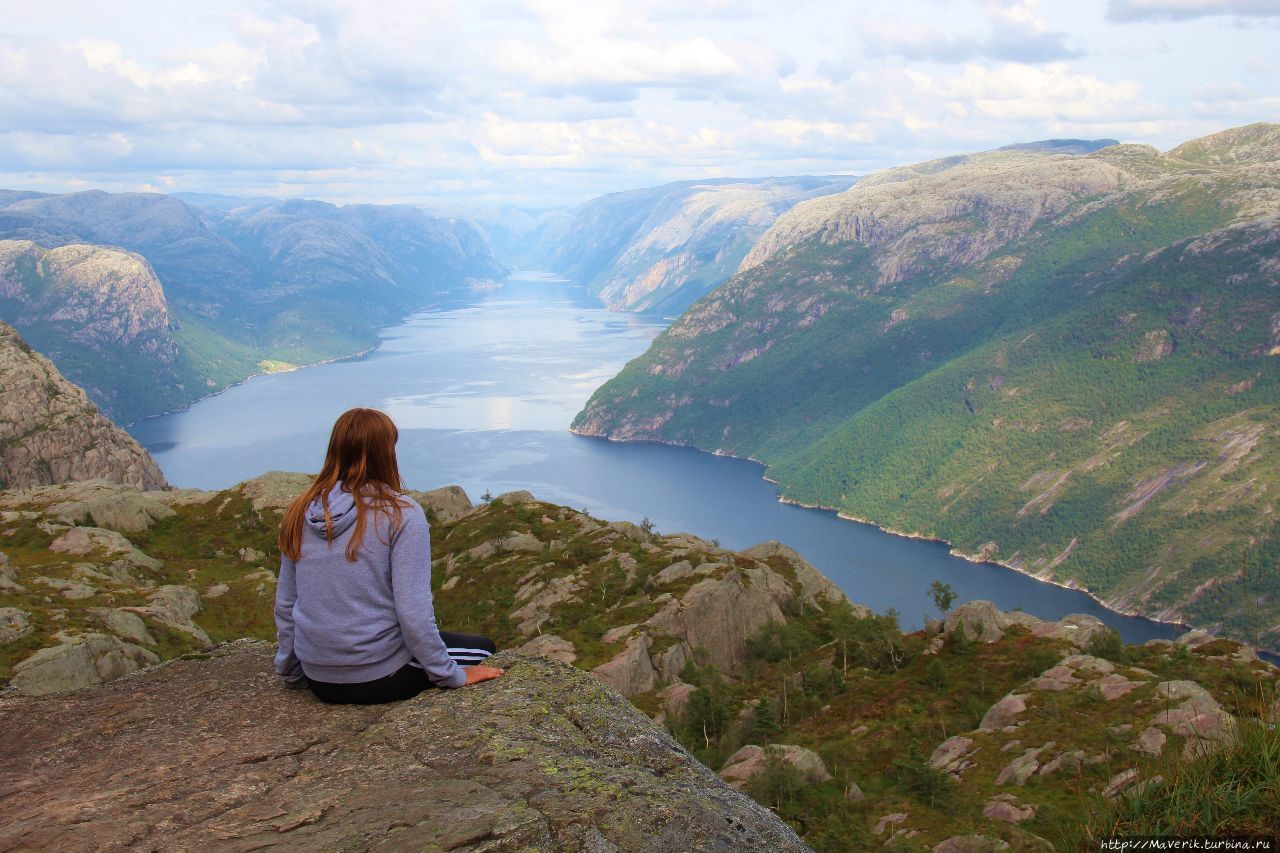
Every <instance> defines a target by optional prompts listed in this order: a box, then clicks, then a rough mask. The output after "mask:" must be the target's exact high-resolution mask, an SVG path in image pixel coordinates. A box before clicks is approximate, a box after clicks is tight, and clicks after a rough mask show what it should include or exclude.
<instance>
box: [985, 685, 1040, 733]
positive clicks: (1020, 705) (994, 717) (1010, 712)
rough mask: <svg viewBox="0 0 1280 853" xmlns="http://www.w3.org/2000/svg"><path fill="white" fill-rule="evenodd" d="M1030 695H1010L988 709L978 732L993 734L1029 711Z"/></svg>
mask: <svg viewBox="0 0 1280 853" xmlns="http://www.w3.org/2000/svg"><path fill="white" fill-rule="evenodd" d="M1030 695H1031V694H1030V693H1010V694H1009V695H1007V696H1005V697H1004V698H1003V699H1001V700H1000V701H999V702H997V703H995V704H994V705H992V706H991V707H990V708H988V709H987V713H986V714H984V715H983V716H982V722H981V723H979V725H978V731H982V732H993V731H995V730H996V729H1002V728H1004V727H1005V726H1007V725H1009V724H1010V723H1012V722H1013V721H1014V720H1016V719H1017V718H1018V715H1019V714H1021V713H1022V712H1023V711H1025V710H1027V698H1028V697H1029V696H1030Z"/></svg>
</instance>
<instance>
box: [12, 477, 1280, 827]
mask: <svg viewBox="0 0 1280 853" xmlns="http://www.w3.org/2000/svg"><path fill="white" fill-rule="evenodd" d="M302 481H303V480H302V478H299V477H297V476H296V475H289V476H285V477H281V475H272V476H270V477H267V478H263V479H262V480H260V481H251V482H250V483H247V484H244V485H242V486H240V487H237V488H235V489H231V490H227V491H223V492H170V493H162V492H150V493H145V494H144V495H142V496H140V497H130V495H136V494H137V493H133V492H131V491H130V490H127V489H122V488H121V487H110V488H109V489H108V487H104V486H93V487H89V486H78V485H71V486H65V487H52V488H47V489H45V490H37V491H29V492H11V493H8V494H6V495H5V497H4V498H3V507H0V509H2V510H3V512H4V519H5V521H4V524H5V528H4V530H3V531H0V532H2V533H3V535H4V538H3V540H0V546H2V547H3V550H4V554H5V559H6V562H5V565H4V566H3V568H0V608H12V609H13V610H17V611H21V612H22V613H23V614H25V616H24V617H23V618H24V619H25V621H26V622H27V623H28V626H29V630H28V631H27V633H25V634H23V635H22V636H19V637H18V638H16V639H15V640H13V641H11V642H7V643H4V644H3V645H0V677H3V678H9V677H11V676H12V675H13V674H14V673H15V666H16V665H18V664H20V662H22V661H23V660H24V659H26V658H28V657H30V656H31V655H32V653H33V652H35V651H36V650H38V649H41V648H45V647H58V646H59V644H60V641H65V640H68V639H70V640H71V641H72V642H73V643H74V642H75V638H76V637H77V636H87V635H90V634H98V633H105V634H113V632H117V631H119V630H122V629H126V628H128V627H129V624H130V623H129V622H128V621H127V620H125V621H121V620H120V618H119V617H118V616H117V617H115V618H113V617H112V616H111V614H113V613H114V614H120V613H125V614H132V615H134V616H136V617H137V618H138V623H139V624H140V625H142V626H143V627H144V629H145V631H144V635H145V636H137V635H134V636H133V637H132V638H126V637H122V636H120V635H117V639H122V640H125V639H127V641H128V643H130V644H133V645H134V646H135V647H136V648H139V649H143V650H145V651H147V652H149V653H150V654H152V655H153V656H155V657H156V658H158V659H164V658H170V657H175V656H181V655H197V656H198V655H201V654H203V651H202V650H203V649H204V648H205V647H206V644H207V642H215V643H216V642H219V641H222V640H227V639H233V638H238V637H242V636H250V637H259V638H264V639H270V638H271V637H272V636H273V623H272V618H271V609H270V608H271V601H272V594H273V591H274V584H273V572H272V570H273V569H274V567H275V561H276V557H275V551H274V541H273V540H274V532H275V529H276V525H277V524H278V521H279V516H280V509H281V507H282V506H283V505H284V502H285V501H286V500H287V499H288V496H289V495H290V494H292V491H293V489H295V488H297V487H298V484H299V483H301V482H302ZM104 490H106V491H104ZM112 495H114V496H115V497H110V496H112ZM109 497H110V499H108V498H109ZM420 497H421V499H422V500H423V502H424V505H426V506H427V507H428V512H429V515H430V516H431V518H432V520H433V528H432V542H433V557H434V560H433V577H432V585H433V589H434V590H435V596H436V609H437V615H438V618H439V620H440V622H441V624H443V625H446V626H449V627H457V628H463V629H465V630H473V631H478V632H485V633H488V634H491V635H492V636H494V637H495V639H497V640H498V642H499V645H500V646H502V647H504V648H508V649H513V648H514V649H517V650H518V651H523V652H524V653H526V654H546V655H548V656H551V657H558V658H559V659H560V660H565V661H571V662H572V663H573V665H575V666H577V667H579V668H582V669H587V670H592V671H593V672H594V673H595V674H596V675H597V676H598V677H599V678H601V679H602V680H604V681H605V682H606V683H608V684H610V685H612V686H614V687H616V688H617V689H619V690H621V691H622V692H623V693H624V694H625V695H627V696H628V698H629V699H630V700H631V702H632V703H633V704H634V705H635V706H636V707H638V708H640V709H641V710H642V711H644V712H645V713H646V714H648V715H650V716H652V717H654V718H655V719H657V720H658V721H659V722H660V724H661V725H662V726H664V727H665V728H667V729H668V730H669V731H670V732H671V734H672V735H673V736H674V738H675V739H676V740H678V741H679V742H680V743H681V744H682V745H683V746H684V747H685V748H686V749H688V750H689V751H690V752H691V753H692V754H693V755H694V756H696V757H697V758H698V759H699V760H700V761H701V762H703V763H704V764H706V765H707V766H709V767H710V768H712V769H713V770H718V771H721V772H722V775H723V776H724V778H726V779H728V780H730V781H732V782H733V784H735V785H739V786H741V787H742V788H743V789H744V790H746V791H747V792H748V793H749V794H751V795H752V796H753V797H755V798H756V799H757V800H759V801H760V802H761V803H764V804H765V805H767V806H769V807H770V808H772V809H774V810H775V811H776V812H777V813H778V814H779V815H780V816H782V817H783V818H784V819H785V820H787V821H788V823H790V824H791V825H792V826H793V827H794V828H795V829H796V830H797V832H799V833H800V834H801V835H802V837H803V838H804V839H805V840H806V841H807V842H808V843H810V844H811V845H813V846H814V847H815V848H816V849H818V850H847V849H857V848H861V847H866V846H870V845H876V846H879V845H883V844H885V843H886V841H889V842H890V846H898V847H901V848H903V849H916V848H919V847H920V846H922V845H924V846H929V847H931V846H932V845H933V844H936V843H938V842H939V841H941V840H943V839H945V838H949V837H953V836H957V835H970V834H972V835H982V836H986V837H987V838H990V839H998V840H1004V841H1005V842H1007V843H1009V844H1011V845H1012V846H1013V847H1014V848H1015V849H1045V848H1044V845H1045V844H1046V843H1051V844H1054V845H1056V847H1057V849H1064V850H1065V849H1074V848H1075V846H1076V845H1078V844H1082V843H1086V841H1085V840H1086V839H1088V838H1091V837H1100V836H1102V835H1105V834H1107V828H1108V827H1112V826H1114V827H1121V828H1126V827H1134V828H1135V829H1134V830H1133V831H1138V829H1137V828H1151V827H1155V829H1152V831H1166V830H1165V829H1161V828H1160V827H1177V828H1179V829H1186V828H1189V827H1208V826H1216V827H1218V828H1219V829H1218V830H1209V829H1206V830H1205V831H1206V832H1209V831H1226V830H1228V829H1229V830H1230V831H1232V832H1238V833H1242V834H1250V833H1253V834H1265V833H1267V832H1274V831H1275V830H1276V828H1277V827H1276V824H1275V818H1274V815H1275V813H1276V812H1275V810H1274V808H1273V805H1274V802H1275V800H1274V798H1275V796H1276V791H1277V789H1276V777H1275V775H1274V773H1273V772H1272V771H1270V770H1268V769H1267V768H1268V767H1274V755H1273V753H1274V749H1275V745H1274V741H1275V738H1274V728H1273V726H1274V721H1275V718H1276V714H1277V708H1278V707H1280V706H1277V705H1276V699H1277V696H1276V681H1277V678H1276V676H1277V670H1276V669H1275V668H1273V667H1271V666H1270V665H1268V664H1265V663H1262V662H1259V661H1257V660H1256V659H1254V658H1253V657H1252V655H1251V654H1250V653H1249V651H1248V649H1246V648H1243V647H1241V646H1239V645H1238V644H1237V643H1234V642H1231V641H1228V640H1214V639H1213V638H1211V637H1208V636H1207V635H1204V634H1203V633H1199V634H1192V635H1188V637H1186V638H1184V639H1183V640H1180V641H1179V642H1178V643H1172V642H1168V641H1155V642H1152V643H1149V644H1147V645H1146V646H1138V647H1134V646H1126V645H1124V644H1123V643H1121V642H1120V640H1119V637H1118V636H1117V635H1116V634H1115V632H1114V631H1111V630H1109V629H1106V628H1105V627H1103V626H1102V625H1101V623H1097V622H1096V620H1092V621H1091V620H1089V619H1087V618H1084V617H1081V618H1077V619H1076V620H1075V621H1074V622H1070V624H1068V622H1063V623H1053V622H1041V621H1039V620H1036V619H1033V618H1031V617H1028V616H1025V615H1024V614H1018V613H1009V614H1000V613H999V612H998V611H995V610H994V609H992V608H990V607H989V605H980V604H976V603H972V604H963V605H960V606H956V602H955V601H954V598H953V596H952V595H951V594H950V590H949V589H947V587H946V585H945V584H936V585H935V587H934V588H933V590H932V591H931V593H930V595H929V598H930V599H931V601H932V603H933V604H934V605H935V606H936V607H937V608H938V610H939V615H940V616H941V617H943V618H942V619H940V620H939V621H937V622H934V623H931V625H930V627H928V628H927V629H926V630H924V631H920V632H915V633H907V634H904V633H903V632H902V631H901V630H900V627H899V625H898V622H897V619H896V617H895V614H893V613H885V614H874V613H870V612H868V611H866V610H865V608H861V607H859V606H857V605H856V604H853V603H851V602H849V601H848V600H847V599H845V598H844V597H843V596H842V595H840V594H839V593H838V591H834V588H832V587H831V586H830V585H829V583H827V582H826V581H825V579H822V578H821V576H820V575H817V574H816V572H813V571H812V568H811V567H808V566H807V564H805V563H804V562H803V561H802V560H800V559H799V558H798V556H795V555H794V552H790V551H789V550H788V549H785V548H783V547H781V546H777V545H767V546H760V547H758V548H753V549H748V550H747V551H744V552H734V551H728V550H726V549H723V548H721V547H719V546H717V545H716V544H715V543H713V542H710V541H707V540H702V539H698V538H697V537H693V536H689V535H687V534H671V533H663V532H661V531H657V530H654V529H653V528H652V525H646V526H640V525H633V524H627V523H608V522H605V521H602V520H599V519H595V518H592V517H590V516H588V515H586V514H584V513H581V512H578V511H576V510H572V509H569V508H566V507H560V506H556V505H553V504H547V503H543V502H540V501H537V500H535V499H533V498H532V497H531V496H529V495H527V494H523V493H515V494H509V495H499V496H496V497H494V496H490V500H488V501H487V502H484V503H481V504H479V505H478V506H476V507H474V508H470V509H468V508H467V507H468V506H469V503H468V502H466V501H465V498H459V493H457V492H456V491H455V492H448V491H444V490H442V491H441V492H438V493H424V494H421V495H420ZM113 501H114V502H118V503H113ZM152 501H155V502H156V504H158V505H163V506H167V507H168V508H169V509H170V510H171V511H172V514H169V515H167V514H166V513H165V512H164V511H162V510H160V509H157V508H156V505H153V504H152V503H151V502H152ZM111 506H118V507H133V509H132V510H129V511H125V510H123V509H121V510H119V511H116V512H114V513H113V512H112V511H111V510H109V509H108V507H111ZM138 513H142V514H143V515H147V517H148V519H149V520H147V521H145V522H140V521H139V522H138V523H136V524H134V522H135V521H137V520H138V519H139V518H140V516H139V515H138ZM104 524H106V525H114V526H116V527H117V528H119V538H116V536H113V535H110V534H112V533H113V531H111V530H106V529H103V528H102V527H101V525H104ZM94 525H99V526H94ZM131 525H133V526H134V527H136V528H137V529H128V528H129V527H130V526H131ZM76 531H80V533H78V534H77V533H76ZM92 531H99V532H97V533H95V532H92ZM78 537H85V538H86V539H87V540H88V542H89V543H90V544H93V543H98V544H97V547H96V548H90V549H88V550H84V551H83V552H81V553H72V551H74V550H76V549H75V548H74V547H73V546H74V544H75V543H76V542H77V541H80V539H79V538H78ZM55 543H60V544H56V545H55ZM175 589H186V590H190V591H192V592H194V597H193V598H190V599H186V598H184V596H183V595H179V594H177V593H175V592H173V590H175ZM166 590H168V592H166ZM184 600H185V601H187V603H188V604H190V603H194V605H195V606H194V607H189V608H188V609H187V610H183V609H182V607H181V606H179V605H181V604H182V602H183V601H184ZM921 603H922V605H923V604H926V603H927V602H924V601H922V602H921ZM9 612H11V611H3V610H0V613H9ZM0 627H3V626H0ZM205 637H207V640H206V639H205ZM23 668H24V667H23V666H18V670H19V671H20V670H22V669H23ZM1268 755H1270V756H1272V760H1271V763H1270V764H1268V763H1265V762H1264V761H1263V759H1265V758H1266V756H1268ZM1224 774H1225V775H1224ZM1224 779H1230V780H1234V781H1233V782H1232V783H1230V784H1227V783H1226V782H1225V781H1223V780H1224ZM1237 782H1238V784H1236V783H1237ZM1206 792H1207V793H1206ZM1210 795H1212V796H1213V797H1215V798H1216V799H1214V800H1213V803H1214V806H1213V809H1212V810H1211V811H1206V814H1210V817H1211V818H1212V822H1210V823H1205V822H1203V821H1200V822H1196V821H1197V820H1200V819H1199V818H1194V819H1193V817H1194V816H1192V815H1191V814H1190V807H1189V806H1188V805H1187V804H1188V802H1189V801H1190V798H1191V797H1192V796H1198V797H1203V796H1210ZM1208 819H1209V818H1206V820H1208ZM1143 831H1146V829H1143ZM1168 831H1172V830H1168ZM1197 831H1199V830H1197Z"/></svg>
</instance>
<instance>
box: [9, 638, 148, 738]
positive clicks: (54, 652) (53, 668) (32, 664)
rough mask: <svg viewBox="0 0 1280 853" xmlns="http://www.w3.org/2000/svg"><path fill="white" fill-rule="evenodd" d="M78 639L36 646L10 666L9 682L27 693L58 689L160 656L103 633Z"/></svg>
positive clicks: (110, 676)
mask: <svg viewBox="0 0 1280 853" xmlns="http://www.w3.org/2000/svg"><path fill="white" fill-rule="evenodd" d="M78 639H79V641H78V642H72V643H65V644H63V645H60V646H51V647H48V648H43V649H40V650H39V651H38V652H36V653H35V654H34V655H32V656H31V657H29V658H27V659H26V660H23V661H20V662H19V663H18V665H17V666H15V667H14V668H13V671H14V676H13V680H12V682H11V684H12V685H13V686H14V687H15V688H17V690H18V692H20V693H25V694H27V695H29V696H41V695H44V694H47V693H62V692H65V691H68V690H78V689H80V688H82V687H90V686H92V685H94V684H103V683H105V682H108V681H114V680H115V679H117V678H120V677H121V676H124V675H128V674H129V673H131V672H134V671H135V670H137V669H138V668H139V667H142V666H146V665H147V664H153V663H156V662H158V661H159V660H160V659H159V658H157V657H156V656H155V655H154V654H152V653H151V652H149V651H147V650H146V649H144V648H140V647H138V646H135V645H133V644H132V643H126V642H123V641H121V640H119V639H117V638H116V637H109V636H106V635H105V634H87V635H85V636H84V637H83V638H78ZM73 729H74V727H73Z"/></svg>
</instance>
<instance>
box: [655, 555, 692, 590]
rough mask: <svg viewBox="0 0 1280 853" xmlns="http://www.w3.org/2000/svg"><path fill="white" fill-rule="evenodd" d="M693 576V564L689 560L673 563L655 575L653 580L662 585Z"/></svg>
mask: <svg viewBox="0 0 1280 853" xmlns="http://www.w3.org/2000/svg"><path fill="white" fill-rule="evenodd" d="M691 577H693V565H692V564H690V562H689V561H688V560H680V561H679V562H676V563H672V564H671V565H669V566H667V567H666V568H665V569H663V570H662V571H660V572H658V573H657V574H656V575H654V576H653V582H654V583H656V584H658V585H659V586H662V585H664V584H669V583H675V582H676V581H681V580H684V579H685V578H691Z"/></svg>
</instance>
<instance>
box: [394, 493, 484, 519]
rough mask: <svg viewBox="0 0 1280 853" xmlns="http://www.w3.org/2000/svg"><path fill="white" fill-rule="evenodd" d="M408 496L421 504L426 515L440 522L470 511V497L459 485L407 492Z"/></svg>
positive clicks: (457, 517)
mask: <svg viewBox="0 0 1280 853" xmlns="http://www.w3.org/2000/svg"><path fill="white" fill-rule="evenodd" d="M406 494H408V495H409V497H411V498H413V499H414V500H416V501H417V502H418V503H420V504H422V508H423V509H424V510H427V512H428V515H430V516H433V517H434V518H435V520H436V521H437V522H439V523H441V524H449V523H451V522H454V521H457V520H458V519H459V518H462V516H464V515H466V514H467V513H469V512H471V509H472V503H471V498H469V497H467V493H466V491H465V490H464V489H463V488H462V487H461V486H442V487H441V488H438V489H432V490H430V491H428V492H412V491H411V492H407V493H406Z"/></svg>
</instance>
